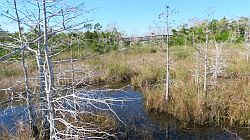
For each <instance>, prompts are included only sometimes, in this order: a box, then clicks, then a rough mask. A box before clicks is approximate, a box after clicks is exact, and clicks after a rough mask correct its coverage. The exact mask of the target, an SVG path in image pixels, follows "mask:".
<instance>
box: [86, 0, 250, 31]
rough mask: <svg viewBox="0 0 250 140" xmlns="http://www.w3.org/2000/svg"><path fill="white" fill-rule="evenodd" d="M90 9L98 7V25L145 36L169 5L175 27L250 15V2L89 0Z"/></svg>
mask: <svg viewBox="0 0 250 140" xmlns="http://www.w3.org/2000/svg"><path fill="white" fill-rule="evenodd" d="M85 3H86V6H87V7H92V8H96V11H95V12H94V17H95V18H94V19H95V22H99V23H100V24H101V25H104V26H106V25H108V24H115V25H116V26H118V27H119V29H120V30H122V31H124V32H125V33H126V34H127V35H144V34H147V33H149V32H150V31H152V30H153V29H154V28H153V27H155V24H156V23H157V21H158V20H157V19H158V16H159V14H160V13H162V12H164V11H165V10H166V9H165V8H164V6H165V5H169V6H170V9H172V10H173V9H174V10H175V11H177V13H176V14H174V15H172V16H171V20H174V21H175V22H174V25H173V27H175V28H176V27H178V25H181V24H184V23H189V21H190V19H192V18H196V19H207V18H208V16H207V15H208V13H209V14H210V16H209V18H210V19H221V18H223V17H224V16H225V17H226V18H229V19H232V18H233V19H235V18H237V17H240V16H246V17H249V16H250V8H249V7H250V0H85Z"/></svg>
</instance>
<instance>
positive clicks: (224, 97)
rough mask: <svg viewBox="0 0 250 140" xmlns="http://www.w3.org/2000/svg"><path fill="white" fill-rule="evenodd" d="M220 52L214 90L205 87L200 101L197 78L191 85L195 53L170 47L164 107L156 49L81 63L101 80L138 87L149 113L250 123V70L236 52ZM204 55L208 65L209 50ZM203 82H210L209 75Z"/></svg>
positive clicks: (162, 69)
mask: <svg viewBox="0 0 250 140" xmlns="http://www.w3.org/2000/svg"><path fill="white" fill-rule="evenodd" d="M226 49H227V51H226V53H225V59H226V64H227V65H226V66H225V68H224V73H223V74H222V75H220V76H219V77H218V78H217V82H216V84H213V85H212V84H211V85H209V90H208V92H207V95H205V93H204V92H203V91H202V87H203V78H202V77H200V83H199V84H198V85H197V83H196V82H195V77H194V76H193V70H194V67H195V65H196V64H195V57H194V56H195V50H194V49H193V48H191V47H188V49H186V50H185V47H184V46H176V47H171V48H170V50H171V52H172V53H171V58H172V59H171V61H172V63H171V65H172V69H171V77H172V81H171V89H170V92H171V99H170V101H169V102H168V103H167V102H166V101H165V98H164V97H165V87H164V83H165V76H166V73H165V58H166V54H165V52H164V49H162V48H160V47H159V48H157V46H141V47H138V48H136V47H135V48H133V49H131V50H130V51H129V52H127V53H126V54H123V53H119V52H113V53H109V54H106V55H104V56H100V57H98V58H96V59H94V60H89V61H88V62H87V63H88V64H90V65H92V66H95V67H96V71H99V72H100V73H102V78H103V79H105V80H109V81H113V82H117V81H124V80H130V81H131V83H132V85H133V86H134V87H140V88H141V89H142V91H143V94H144V97H145V106H146V107H147V108H148V109H149V110H157V111H159V112H165V113H169V114H172V115H174V116H175V117H176V118H178V119H180V120H183V121H186V122H188V123H196V124H202V125H203V124H211V123H216V124H222V123H223V124H225V123H227V124H229V125H233V124H240V125H246V124H249V123H250V92H249V91H250V80H249V79H250V64H249V63H248V62H247V61H246V59H245V56H243V55H241V53H240V52H241V51H242V47H241V46H227V47H226ZM210 54H211V55H210V57H211V61H212V59H213V58H212V57H213V48H210ZM211 63H212V62H211ZM209 79H210V80H211V81H212V78H211V75H209ZM197 88H199V92H198V91H197Z"/></svg>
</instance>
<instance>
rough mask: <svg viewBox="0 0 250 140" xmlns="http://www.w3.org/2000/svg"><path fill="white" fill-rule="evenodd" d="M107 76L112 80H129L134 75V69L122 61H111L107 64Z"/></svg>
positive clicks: (105, 71)
mask: <svg viewBox="0 0 250 140" xmlns="http://www.w3.org/2000/svg"><path fill="white" fill-rule="evenodd" d="M104 73H105V77H106V79H108V80H111V81H128V80H130V78H131V77H132V76H133V75H134V71H133V70H132V69H131V68H130V67H128V66H127V65H124V64H122V63H109V64H107V65H106V66H105V70H104Z"/></svg>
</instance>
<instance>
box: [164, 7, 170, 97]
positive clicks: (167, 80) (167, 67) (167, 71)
mask: <svg viewBox="0 0 250 140" xmlns="http://www.w3.org/2000/svg"><path fill="white" fill-rule="evenodd" d="M168 18H169V6H167V44H166V47H167V64H166V65H167V66H166V95H165V99H166V101H168V100H169V88H170V71H169V63H170V62H169V44H168V43H169V22H168V20H169V19H168Z"/></svg>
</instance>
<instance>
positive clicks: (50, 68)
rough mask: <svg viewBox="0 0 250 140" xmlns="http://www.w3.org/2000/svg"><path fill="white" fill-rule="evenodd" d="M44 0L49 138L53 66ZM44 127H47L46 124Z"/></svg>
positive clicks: (51, 118)
mask: <svg viewBox="0 0 250 140" xmlns="http://www.w3.org/2000/svg"><path fill="white" fill-rule="evenodd" d="M46 14H47V13H46V0H43V17H44V25H43V26H44V53H45V62H46V65H47V70H48V75H47V76H45V81H46V82H45V87H46V90H45V91H46V96H47V97H46V98H47V111H48V114H47V113H46V115H48V116H47V119H48V121H49V132H50V135H49V136H50V139H51V140H52V139H54V137H55V123H54V107H53V103H52V93H53V86H54V73H53V66H52V63H51V60H50V52H49V39H48V23H47V16H46ZM46 127H48V126H47V125H46Z"/></svg>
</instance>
